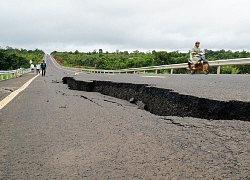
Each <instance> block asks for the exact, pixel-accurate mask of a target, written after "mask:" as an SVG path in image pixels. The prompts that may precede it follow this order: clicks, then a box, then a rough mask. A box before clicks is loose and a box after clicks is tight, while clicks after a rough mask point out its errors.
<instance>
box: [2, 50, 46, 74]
mask: <svg viewBox="0 0 250 180" xmlns="http://www.w3.org/2000/svg"><path fill="white" fill-rule="evenodd" d="M43 56H44V52H43V51H42V50H38V49H36V50H26V49H21V50H19V49H13V48H11V47H6V49H0V70H13V69H18V68H29V67H30V62H29V61H30V60H32V61H33V63H35V64H37V63H40V62H41V59H42V57H43Z"/></svg>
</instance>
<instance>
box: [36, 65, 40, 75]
mask: <svg viewBox="0 0 250 180" xmlns="http://www.w3.org/2000/svg"><path fill="white" fill-rule="evenodd" d="M36 74H40V64H37V65H36Z"/></svg>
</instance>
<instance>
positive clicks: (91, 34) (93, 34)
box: [0, 0, 250, 52]
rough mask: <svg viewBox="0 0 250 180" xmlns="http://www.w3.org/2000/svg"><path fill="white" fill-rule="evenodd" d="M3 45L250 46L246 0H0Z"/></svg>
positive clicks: (88, 47) (81, 48)
mask: <svg viewBox="0 0 250 180" xmlns="http://www.w3.org/2000/svg"><path fill="white" fill-rule="evenodd" d="M0 3H1V7H0V15H1V17H3V18H2V20H1V22H0V27H1V28H0V34H1V40H0V46H2V47H6V46H13V47H17V48H18V47H20V48H31V49H34V48H39V49H46V51H47V52H51V51H54V50H57V51H74V50H79V51H84V52H86V51H92V50H94V49H99V48H102V49H103V50H104V51H106V50H107V51H115V50H116V49H120V50H122V51H124V50H141V51H147V50H167V51H175V50H181V51H188V50H189V49H191V48H192V46H193V44H194V42H195V41H196V40H199V41H201V46H202V48H206V49H214V50H216V49H217V50H220V49H230V50H242V49H245V50H249V47H250V42H249V41H248V39H249V37H250V32H249V31H248V29H249V28H250V24H249V23H247V22H249V21H250V12H249V10H248V7H249V6H250V2H249V1H247V0H238V1H233V0H228V1H226V3H225V2H224V1H218V0H217V1H216V0H210V1H206V0H200V1H194V0H189V1H185V0H154V1H153V0H148V1H142V0H133V1H132V0H127V1H124V0H106V1H101V0H73V1H72V0H43V1H36V0H8V1H6V0H0Z"/></svg>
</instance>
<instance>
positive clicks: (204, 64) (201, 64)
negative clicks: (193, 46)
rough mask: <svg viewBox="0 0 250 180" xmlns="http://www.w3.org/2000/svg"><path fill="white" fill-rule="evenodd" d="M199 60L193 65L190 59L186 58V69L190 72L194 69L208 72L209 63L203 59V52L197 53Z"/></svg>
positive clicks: (192, 72)
mask: <svg viewBox="0 0 250 180" xmlns="http://www.w3.org/2000/svg"><path fill="white" fill-rule="evenodd" d="M197 56H198V58H199V60H198V63H197V64H195V65H194V63H193V62H192V61H191V59H188V67H187V69H188V70H189V71H190V73H191V74H194V73H195V72H196V71H203V73H204V74H208V73H209V63H208V62H207V61H206V59H205V53H198V54H197Z"/></svg>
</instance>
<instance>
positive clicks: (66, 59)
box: [51, 49, 250, 74]
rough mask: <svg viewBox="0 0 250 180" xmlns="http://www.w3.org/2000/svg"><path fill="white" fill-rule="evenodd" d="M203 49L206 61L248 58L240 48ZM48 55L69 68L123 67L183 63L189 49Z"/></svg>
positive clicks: (233, 70) (238, 70)
mask: <svg viewBox="0 0 250 180" xmlns="http://www.w3.org/2000/svg"><path fill="white" fill-rule="evenodd" d="M205 51H206V52H207V56H206V58H207V60H208V61H214V60H219V59H236V58H249V57H250V53H249V52H247V51H245V50H243V51H235V52H233V51H231V50H228V51H226V50H219V51H213V50H208V49H206V50H205ZM51 55H52V56H53V57H54V58H55V59H56V61H57V62H58V63H59V64H61V65H63V66H70V67H83V68H97V69H106V70H114V69H126V68H137V67H147V66H159V65H168V64H179V63H186V62H187V59H188V58H189V52H187V53H183V52H179V51H173V52H167V51H155V50H154V51H152V52H146V53H145V52H139V51H137V50H136V51H133V52H131V53H129V52H128V51H124V52H120V51H116V52H112V53H109V52H105V53H103V52H102V50H101V49H100V50H99V52H97V51H96V50H95V51H93V52H79V51H77V50H76V51H75V52H57V51H54V52H52V53H51ZM216 71H217V69H216V67H211V73H216ZM249 72H250V66H248V65H243V66H222V67H221V73H222V74H246V73H249ZM159 73H170V72H169V70H161V71H159ZM175 73H182V74H184V73H188V72H187V70H186V69H177V70H175Z"/></svg>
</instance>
